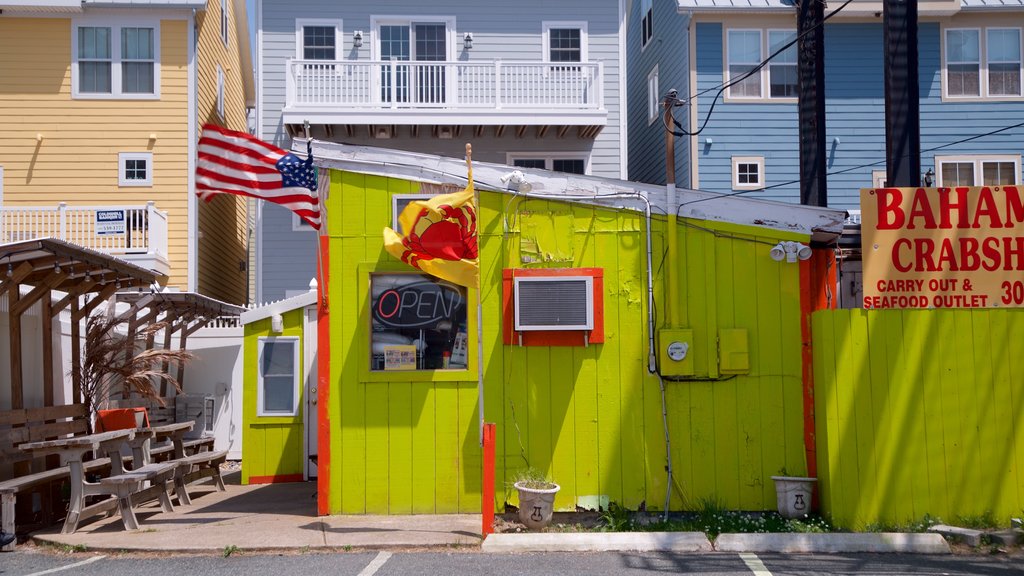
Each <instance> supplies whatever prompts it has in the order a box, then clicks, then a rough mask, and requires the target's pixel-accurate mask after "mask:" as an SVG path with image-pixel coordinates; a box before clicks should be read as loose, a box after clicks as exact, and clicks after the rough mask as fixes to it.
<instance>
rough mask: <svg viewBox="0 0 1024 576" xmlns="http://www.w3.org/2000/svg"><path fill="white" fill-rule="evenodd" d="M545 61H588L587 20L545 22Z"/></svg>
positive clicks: (543, 25)
mask: <svg viewBox="0 0 1024 576" xmlns="http://www.w3.org/2000/svg"><path fill="white" fill-rule="evenodd" d="M542 30H543V35H542V36H543V38H544V61H545V62H552V63H558V62H586V61H587V23H586V22H544V23H543V24H542Z"/></svg>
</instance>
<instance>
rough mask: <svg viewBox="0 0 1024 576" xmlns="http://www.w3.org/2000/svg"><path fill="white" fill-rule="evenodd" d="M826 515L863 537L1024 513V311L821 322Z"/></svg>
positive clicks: (878, 313) (819, 387) (823, 317)
mask: <svg viewBox="0 0 1024 576" xmlns="http://www.w3.org/2000/svg"><path fill="white" fill-rule="evenodd" d="M812 333H813V337H814V380H815V414H816V427H817V431H816V432H817V438H818V445H817V449H818V477H819V488H820V490H821V506H822V509H823V511H824V512H825V513H826V514H828V515H829V516H831V518H832V521H833V523H835V524H836V525H838V526H842V527H844V528H853V529H863V528H864V527H866V526H869V525H871V524H876V523H880V524H883V525H892V524H897V525H898V524H906V523H909V522H912V521H919V520H921V519H922V518H924V516H925V515H931V516H932V517H936V518H940V519H942V520H944V521H945V522H946V523H956V522H957V521H958V520H961V519H964V518H970V517H980V516H983V515H986V514H990V515H991V517H992V518H994V519H995V520H997V521H998V522H999V523H1001V524H1004V523H1006V522H1007V519H1008V518H1009V517H1011V516H1017V515H1019V514H1020V511H1021V509H1022V508H1024V473H1022V470H1024V426H1021V414H1022V412H1021V398H1024V376H1021V372H1020V371H1019V370H1016V369H1015V366H1016V364H1015V361H1016V360H1017V359H1018V357H1019V356H1020V342H1021V339H1022V338H1024V310H999V309H993V310H826V311H821V312H817V313H815V314H814V316H813V318H812Z"/></svg>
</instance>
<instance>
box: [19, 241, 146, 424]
mask: <svg viewBox="0 0 1024 576" xmlns="http://www.w3.org/2000/svg"><path fill="white" fill-rule="evenodd" d="M5 264H6V270H4V265H5ZM165 281H166V277H164V276H162V275H159V274H157V273H156V272H153V271H152V270H147V269H145V268H142V267H140V266H136V265H134V264H130V263H128V262H125V261H124V260H120V259H118V258H115V257H113V256H110V255H108V254H103V253H102V252H97V251H95V250H90V249H88V248H83V247H81V246H77V245H74V244H70V243H68V242H64V241H63V240H56V239H53V238H39V239H35V240H26V241H23V242H14V243H10V244H0V294H4V293H6V294H7V302H8V315H9V317H10V339H11V341H10V351H11V374H10V376H11V378H10V382H11V408H13V409H21V408H24V407H25V394H24V387H23V386H24V382H23V374H22V338H21V317H22V315H23V314H24V313H25V312H26V311H27V310H28V309H29V308H30V307H31V306H32V305H33V304H35V303H36V302H40V303H41V307H42V310H41V316H40V317H41V325H42V338H41V340H42V362H43V371H42V374H43V382H42V384H43V405H44V406H52V405H53V401H54V371H53V318H54V317H55V316H57V315H58V314H60V313H61V311H63V310H64V309H65V308H68V307H70V313H71V365H72V374H73V375H74V376H73V390H74V391H73V394H74V396H73V401H74V403H79V402H81V401H82V389H81V383H80V382H79V379H78V373H79V366H80V364H81V352H82V351H81V321H82V320H83V319H84V318H86V317H88V315H89V314H90V313H91V312H92V311H93V310H95V309H96V308H97V307H98V306H99V305H100V304H102V303H104V302H106V301H107V300H108V299H110V297H111V296H113V295H114V294H115V293H116V292H117V291H119V290H125V289H132V288H135V289H146V290H147V291H148V289H149V288H150V287H152V286H153V285H155V284H156V283H158V282H159V283H163V282H165ZM22 286H31V287H32V289H31V290H30V291H29V292H28V293H27V294H25V295H22V294H21V287H22ZM55 291H56V292H61V293H63V294H64V295H63V296H62V297H61V298H60V300H58V301H56V302H54V301H53V293H54V292H55ZM89 295H91V296H90V297H89V298H88V299H83V296H89Z"/></svg>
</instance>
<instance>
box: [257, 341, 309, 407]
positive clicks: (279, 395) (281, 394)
mask: <svg viewBox="0 0 1024 576" xmlns="http://www.w3.org/2000/svg"><path fill="white" fill-rule="evenodd" d="M257 344H258V346H257V348H258V350H257V353H258V355H259V386H258V388H257V396H258V398H257V406H256V410H257V412H256V415H257V416H296V415H298V413H299V339H298V338H297V337H294V336H276V337H264V338H260V339H259V340H258V341H257Z"/></svg>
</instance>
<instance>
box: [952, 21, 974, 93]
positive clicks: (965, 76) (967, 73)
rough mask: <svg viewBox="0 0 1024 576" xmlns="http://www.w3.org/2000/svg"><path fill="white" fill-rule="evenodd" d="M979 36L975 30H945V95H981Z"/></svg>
mask: <svg viewBox="0 0 1024 576" xmlns="http://www.w3.org/2000/svg"><path fill="white" fill-rule="evenodd" d="M980 38H981V34H980V31H979V30H978V29H977V28H964V29H948V30H946V94H947V95H948V96H980V95H981V40H980Z"/></svg>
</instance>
